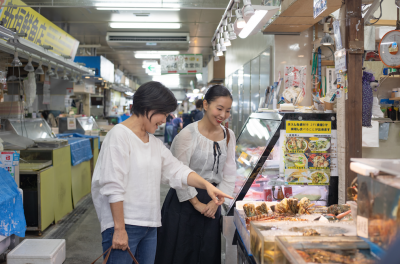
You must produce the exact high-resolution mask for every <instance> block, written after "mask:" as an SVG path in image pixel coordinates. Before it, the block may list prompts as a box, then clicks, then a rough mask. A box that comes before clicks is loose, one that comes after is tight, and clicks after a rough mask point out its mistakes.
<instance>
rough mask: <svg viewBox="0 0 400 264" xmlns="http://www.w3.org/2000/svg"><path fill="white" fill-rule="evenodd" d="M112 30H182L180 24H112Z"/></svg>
mask: <svg viewBox="0 0 400 264" xmlns="http://www.w3.org/2000/svg"><path fill="white" fill-rule="evenodd" d="M110 27H111V28H174V29H176V28H181V24H180V23H117V22H112V23H110Z"/></svg>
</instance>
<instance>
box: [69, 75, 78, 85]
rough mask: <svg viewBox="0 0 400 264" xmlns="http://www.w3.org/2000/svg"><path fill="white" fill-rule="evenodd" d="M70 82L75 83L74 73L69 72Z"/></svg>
mask: <svg viewBox="0 0 400 264" xmlns="http://www.w3.org/2000/svg"><path fill="white" fill-rule="evenodd" d="M69 81H70V82H73V83H76V81H77V80H76V78H75V73H73V72H72V73H71V78H70V79H69Z"/></svg>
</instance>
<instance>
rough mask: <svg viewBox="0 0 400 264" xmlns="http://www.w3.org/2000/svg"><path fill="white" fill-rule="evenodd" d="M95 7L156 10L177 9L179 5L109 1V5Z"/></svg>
mask: <svg viewBox="0 0 400 264" xmlns="http://www.w3.org/2000/svg"><path fill="white" fill-rule="evenodd" d="M129 2H131V1H129ZM95 6H97V7H98V8H101V7H109V8H113V10H115V9H118V8H157V7H169V8H179V7H180V4H162V3H152V4H148V3H146V4H145V3H113V1H111V2H110V3H96V4H95Z"/></svg>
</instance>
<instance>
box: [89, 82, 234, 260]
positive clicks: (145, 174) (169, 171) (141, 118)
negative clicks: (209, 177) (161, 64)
mask: <svg viewBox="0 0 400 264" xmlns="http://www.w3.org/2000/svg"><path fill="white" fill-rule="evenodd" d="M176 107H177V101H176V99H175V97H174V95H173V94H172V92H171V91H170V90H169V89H168V88H166V87H165V86H163V85H162V84H161V83H158V82H149V83H146V84H143V85H142V86H140V87H139V89H138V90H137V91H136V93H135V95H134V97H133V107H132V116H131V117H130V118H128V119H127V120H126V121H124V122H122V123H121V124H119V125H116V126H115V127H114V128H113V129H111V131H110V132H108V134H107V136H106V138H105V140H104V142H103V145H102V148H101V151H100V155H99V158H98V160H97V164H96V168H95V171H94V173H93V180H92V198H93V203H94V205H95V208H96V212H97V216H98V218H99V221H100V224H101V232H102V238H103V242H102V245H103V251H106V250H107V249H109V248H110V247H112V248H113V249H116V250H112V252H111V255H110V257H109V259H108V262H107V263H108V264H110V263H111V264H125V263H126V264H128V263H129V264H132V259H131V257H130V255H129V254H128V252H126V251H125V250H126V249H127V248H129V249H130V250H131V251H132V252H133V253H134V255H135V257H136V258H137V259H138V262H139V263H140V264H153V263H154V258H155V253H156V246H157V227H159V226H160V225H161V214H160V183H161V182H163V183H166V184H169V185H170V186H171V187H173V188H177V189H179V188H182V187H183V188H185V187H188V185H189V186H194V187H197V188H202V189H206V190H207V191H206V192H207V193H208V194H209V195H210V196H211V197H212V198H213V202H214V203H215V204H216V205H219V204H222V203H223V201H224V197H228V196H226V195H225V194H224V193H223V192H222V191H220V190H218V189H217V188H215V187H214V186H213V185H212V184H210V183H209V182H207V181H206V180H204V179H203V178H202V177H200V176H199V175H198V174H197V173H195V172H194V171H193V170H191V169H190V168H188V167H187V166H185V165H184V164H183V163H182V162H181V161H179V160H178V159H176V158H175V157H174V156H173V155H172V154H171V152H170V151H169V150H168V149H167V148H166V147H165V146H164V144H163V142H162V141H161V140H159V139H157V138H156V137H154V136H153V135H151V133H154V132H155V131H156V129H157V127H158V126H160V125H161V124H163V123H165V121H166V117H167V115H168V114H169V113H170V112H172V111H174V110H175V109H176Z"/></svg>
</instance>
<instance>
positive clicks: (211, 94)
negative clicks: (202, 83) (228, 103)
mask: <svg viewBox="0 0 400 264" xmlns="http://www.w3.org/2000/svg"><path fill="white" fill-rule="evenodd" d="M221 96H228V97H229V98H231V100H233V98H232V94H231V92H230V91H229V90H228V88H226V87H225V86H223V85H214V86H211V87H210V88H209V89H208V91H207V93H206V95H205V96H204V101H207V103H208V104H210V103H211V102H212V101H215V100H216V99H217V98H218V97H221Z"/></svg>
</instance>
